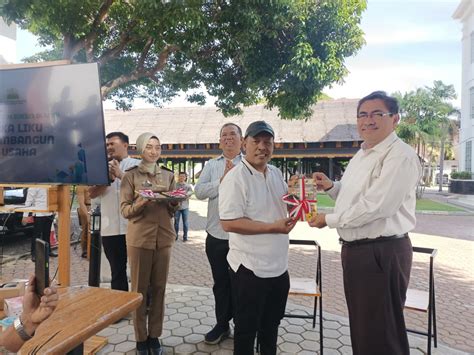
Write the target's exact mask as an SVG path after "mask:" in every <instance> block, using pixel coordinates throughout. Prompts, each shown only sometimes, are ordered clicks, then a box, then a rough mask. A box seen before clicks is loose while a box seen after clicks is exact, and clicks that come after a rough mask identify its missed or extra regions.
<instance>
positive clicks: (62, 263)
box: [0, 184, 71, 286]
mask: <svg viewBox="0 0 474 355" xmlns="http://www.w3.org/2000/svg"><path fill="white" fill-rule="evenodd" d="M7 186H9V187H42V188H47V189H48V208H47V209H46V210H39V209H34V208H31V207H25V208H8V206H1V207H0V211H2V212H57V213H58V244H59V246H58V254H59V255H58V265H59V269H58V282H59V284H60V285H61V286H69V285H70V280H71V248H70V246H71V238H70V236H71V234H70V233H71V211H70V204H71V196H70V186H69V185H59V186H54V185H25V184H1V185H0V195H1V196H2V199H3V187H7Z"/></svg>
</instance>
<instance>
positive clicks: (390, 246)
mask: <svg viewBox="0 0 474 355" xmlns="http://www.w3.org/2000/svg"><path fill="white" fill-rule="evenodd" d="M412 256H413V251H412V245H411V242H410V239H409V238H402V239H393V240H387V241H381V242H375V243H370V244H361V245H352V246H351V245H343V246H342V251H341V260H342V268H343V278H344V293H345V296H346V302H347V308H348V310H349V324H350V330H351V341H352V351H353V354H354V355H372V354H373V355H379V354H384V355H408V354H409V353H410V350H409V345H408V337H407V332H406V328H405V318H404V316H403V307H404V305H405V300H406V292H407V288H408V281H409V280H410V271H411V264H412Z"/></svg>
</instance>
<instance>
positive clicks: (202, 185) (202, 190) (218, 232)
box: [194, 154, 242, 240]
mask: <svg viewBox="0 0 474 355" xmlns="http://www.w3.org/2000/svg"><path fill="white" fill-rule="evenodd" d="M241 161H242V154H239V155H237V156H236V157H235V158H234V159H232V164H234V165H237V164H238V163H240V162H241ZM225 164H226V158H225V157H224V155H221V156H219V157H217V158H214V159H211V160H209V161H208V162H207V164H206V165H204V168H203V169H202V172H201V176H199V180H198V182H197V184H196V186H195V187H194V194H195V195H196V197H197V198H198V199H200V200H205V199H209V201H208V204H207V224H206V232H207V233H209V234H210V235H212V236H213V237H215V238H217V239H227V240H228V239H229V233H227V232H225V231H224V230H223V229H222V226H221V219H220V217H219V185H220V179H221V177H222V176H224V170H225Z"/></svg>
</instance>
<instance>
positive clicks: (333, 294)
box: [0, 200, 474, 354]
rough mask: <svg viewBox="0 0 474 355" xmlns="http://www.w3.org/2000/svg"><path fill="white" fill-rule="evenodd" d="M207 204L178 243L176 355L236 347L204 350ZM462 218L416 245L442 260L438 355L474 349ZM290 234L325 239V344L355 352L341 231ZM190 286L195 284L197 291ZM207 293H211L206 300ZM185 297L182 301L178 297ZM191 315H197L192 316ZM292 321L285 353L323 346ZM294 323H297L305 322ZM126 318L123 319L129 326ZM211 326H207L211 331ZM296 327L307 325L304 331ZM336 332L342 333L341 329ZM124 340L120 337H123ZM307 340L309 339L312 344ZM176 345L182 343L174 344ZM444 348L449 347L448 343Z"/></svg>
mask: <svg viewBox="0 0 474 355" xmlns="http://www.w3.org/2000/svg"><path fill="white" fill-rule="evenodd" d="M206 207H207V205H206V203H204V202H201V201H197V200H192V201H191V213H190V223H191V232H190V241H189V242H187V243H183V242H182V241H181V240H179V241H178V242H177V243H176V244H175V246H174V250H173V254H172V260H171V268H170V275H169V284H170V287H169V290H168V292H169V295H168V298H167V313H166V314H167V320H166V322H165V328H166V329H167V330H168V331H169V332H170V334H168V333H166V334H165V335H164V340H166V339H167V338H170V339H167V340H166V341H164V343H165V345H167V346H168V347H169V348H170V349H169V350H170V351H169V352H168V353H173V352H172V351H171V348H173V350H174V352H175V353H181V354H183V353H193V352H194V351H197V350H200V351H201V353H210V352H212V351H217V350H219V351H220V352H218V353H222V354H225V353H228V350H229V347H230V346H231V341H227V342H225V343H224V344H223V345H222V347H220V348H218V349H217V348H214V349H212V350H209V349H207V350H205V349H202V347H203V346H205V345H204V344H203V343H202V334H204V333H205V332H206V331H207V330H208V329H209V327H210V324H209V323H212V322H211V319H210V318H212V317H213V312H212V310H210V311H209V310H206V311H202V308H200V310H198V309H197V307H202V306H209V307H212V305H213V303H212V297H211V296H210V295H211V291H210V287H211V286H212V283H211V274H210V270H209V266H208V262H207V259H206V256H205V253H204V246H205V232H204V228H205V223H206ZM425 217H426V218H429V216H428V217H427V216H425V215H424V216H423V218H425ZM450 217H454V216H450ZM439 218H440V216H431V223H436V221H437V220H439ZM456 218H458V219H456V222H455V223H452V222H450V221H449V220H447V221H445V222H443V223H440V224H439V226H438V228H437V230H436V231H435V233H432V232H430V233H429V234H428V233H426V234H425V233H423V231H420V230H418V229H417V231H416V232H415V233H412V236H411V239H412V243H413V245H416V246H426V247H433V248H437V249H438V251H439V253H438V256H437V257H436V261H435V268H436V270H435V278H436V292H437V294H436V299H437V313H438V334H439V342H440V343H441V344H440V348H439V349H438V350H437V352H436V353H437V354H451V353H452V354H458V353H460V352H456V351H455V350H454V349H458V350H463V351H467V352H471V353H472V352H474V291H473V286H472V285H473V284H474V272H473V270H474V220H473V218H472V216H456ZM429 221H430V220H429V219H427V220H426V224H427V225H429V224H430V222H429ZM453 224H454V226H453ZM456 228H461V229H463V230H467V231H468V232H466V233H465V234H464V235H463V236H462V238H458V237H457V233H456ZM291 237H292V238H315V239H316V240H317V241H318V242H319V243H320V244H321V246H322V249H323V256H322V258H323V259H322V260H323V295H324V296H323V297H324V298H323V300H324V303H323V305H324V307H323V308H324V311H325V313H324V316H325V320H326V321H325V322H324V327H325V341H324V344H325V349H327V351H325V353H328V354H331V353H334V354H340V353H342V354H350V349H349V348H348V345H349V344H348V343H347V342H348V337H347V335H348V333H347V326H346V325H347V309H346V305H345V299H344V294H343V290H342V270H341V266H340V246H339V244H338V243H337V235H336V232H335V231H333V230H329V229H327V228H326V229H323V230H316V229H311V228H309V227H308V226H307V225H306V224H305V223H302V222H300V223H298V225H297V226H296V228H295V229H294V230H293V231H292V233H291ZM71 255H72V273H71V282H72V284H73V285H80V284H86V283H87V275H88V274H87V273H88V264H87V262H86V261H85V260H84V259H81V258H80V250H79V248H76V249H75V248H74V247H72V250H71ZM313 258H314V255H313V253H312V251H311V250H308V249H305V248H297V249H292V250H291V252H290V273H291V274H292V275H294V276H297V275H300V276H309V275H308V272H309V271H308V270H312V268H314V263H313V260H314V259H313ZM55 269H56V260H55V259H52V261H51V270H55ZM1 270H2V274H1V275H0V279H4V280H10V279H13V278H26V277H27V275H28V274H30V273H31V272H32V271H33V263H31V261H29V260H28V259H26V258H20V259H15V260H14V261H11V262H9V263H7V264H5V265H3V268H2V269H1ZM427 270H428V262H427V260H426V259H423V258H420V257H418V256H415V259H414V267H413V272H412V278H411V285H410V287H412V288H421V289H424V288H426V285H427V281H428V275H427ZM171 285H175V286H171ZM185 286H190V288H187V287H185ZM191 286H193V287H191ZM187 292H198V295H197V296H195V297H198V298H197V299H195V297H194V296H188V294H187ZM201 296H202V297H201ZM204 296H206V297H205V298H204ZM180 297H184V298H189V300H187V299H186V300H184V299H182V298H180ZM177 299H178V300H177ZM180 299H181V301H179V300H180ZM196 302H197V303H196ZM174 303H182V304H183V306H182V307H181V305H180V306H179V307H178V308H176V307H175V308H173V307H171V306H170V305H171V304H174ZM310 305H311V304H310V302H309V300H300V299H295V298H291V299H290V300H289V307H303V309H308V307H309V306H310ZM193 307H194V308H195V309H194V310H191V309H190V308H193ZM173 309H174V310H176V312H175V311H173ZM205 309H208V307H205ZM196 312H202V314H196ZM191 313H192V314H193V317H191ZM176 314H178V315H176ZM179 314H184V315H185V314H188V315H189V316H187V317H186V318H183V317H184V316H183V315H179ZM172 316H175V317H174V318H176V317H178V318H183V319H182V320H178V321H176V320H174V319H173V318H171V317H172ZM187 319H188V320H192V319H194V320H195V321H198V322H199V324H198V325H195V326H194V325H193V326H191V328H190V329H192V333H191V334H187V335H179V334H178V333H179V332H180V330H179V329H180V328H189V327H186V326H183V324H182V323H180V325H179V326H177V327H174V325H176V324H175V323H170V322H184V321H186V320H187ZM425 319H426V317H425V315H420V314H418V313H416V312H408V313H407V323H408V325H409V326H410V327H413V326H415V327H418V328H421V329H423V328H424V327H425V324H426V322H425ZM195 321H190V323H193V324H194V323H196V322H195ZM293 321H294V320H288V321H287V320H285V321H284V323H283V325H282V330H281V332H282V333H281V334H280V336H281V339H282V340H281V343H280V350H281V351H282V352H283V353H295V352H292V351H291V350H290V349H288V348H286V347H292V349H299V348H301V351H299V350H298V351H296V350H295V351H296V352H300V353H303V352H302V351H303V350H304V349H306V346H307V345H306V344H308V346H310V345H311V346H312V345H317V344H314V343H311V342H316V341H317V340H318V332H317V331H312V330H311V329H307V328H306V327H308V324H309V322H308V324H293V323H291V322H293ZM295 321H296V322H298V321H299V320H295ZM331 322H335V323H337V324H334V323H331ZM122 323H124V324H123V325H124V326H123V327H122ZM122 323H120V324H118V325H116V326H113V327H111V328H108V330H106V332H107V331H110V330H109V329H119V328H125V327H127V328H126V329H128V330H122V331H119V330H117V331H115V333H113V332H114V331H113V330H112V331H111V332H112V333H113V334H112V333H111V335H110V337H109V343H110V344H116V346H117V347H115V346H114V349H112V348H111V347H108V348H106V349H104V353H107V352H108V351H112V350H114V351H116V353H128V352H129V351H131V350H132V349H130V344H128V343H130V342H132V345H133V331H132V330H131V327H130V324H128V323H129V322H122ZM125 323H126V324H125ZM119 326H120V327H119ZM199 326H201V328H198V327H199ZM294 326H300V327H303V329H304V331H303V332H297V331H293V330H294ZM170 327H171V328H170ZM345 327H346V328H345ZM195 328H197V329H198V330H196V329H195ZM204 328H206V329H205V330H204ZM296 329H299V330H300V331H301V330H302V329H300V328H296ZM173 331H174V332H173ZM183 331H184V330H183ZM333 331H337V332H338V333H336V332H333ZM122 332H125V334H124V335H126V337H125V338H124V337H122V336H119V337H117V336H116V337H115V338H114V335H116V334H122ZM186 332H187V331H186ZM303 333H305V334H307V336H302V335H301V334H303ZM193 334H194V335H193ZM198 334H201V337H200V340H199V339H198V338H197V336H198ZM289 334H296V335H298V334H299V335H300V336H301V337H302V339H300V338H298V341H296V338H297V337H296V338H295V337H294V336H293V335H289ZM308 334H310V335H308ZM118 338H120V339H121V340H120V341H118ZM176 338H179V339H181V340H178V339H176ZM173 339H174V340H173ZM189 339H191V340H189ZM292 339H293V340H292ZM305 341H307V342H308V343H305ZM172 342H177V343H176V344H174V345H173V344H172ZM229 343H230V344H229ZM121 344H125V345H121ZM186 344H187V345H186ZM199 344H201V345H199ZM289 344H296V345H297V346H298V347H299V348H297V346H296V345H289ZM410 344H411V346H412V348H413V353H415V354H416V353H420V352H416V351H415V350H416V349H425V345H426V341H425V338H418V337H411V338H410ZM120 345H121V346H120ZM444 345H445V346H447V347H444ZM179 346H181V347H179ZM193 346H194V347H193ZM122 347H123V348H122ZM127 347H128V348H127ZM448 347H449V348H448ZM186 349H188V350H186ZM193 349H194V350H193ZM196 349H197V350H196ZM331 349H332V350H331Z"/></svg>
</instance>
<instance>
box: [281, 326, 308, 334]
mask: <svg viewBox="0 0 474 355" xmlns="http://www.w3.org/2000/svg"><path fill="white" fill-rule="evenodd" d="M285 330H286V331H287V332H288V333H295V334H301V333H303V332H304V328H303V327H302V326H300V325H289V326H287V327H285Z"/></svg>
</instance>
